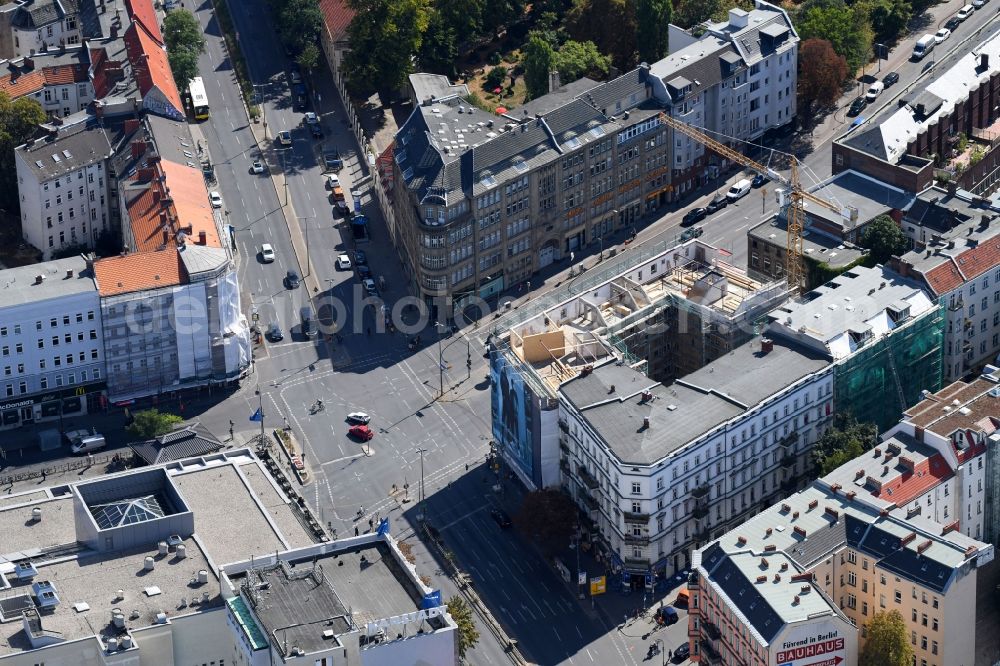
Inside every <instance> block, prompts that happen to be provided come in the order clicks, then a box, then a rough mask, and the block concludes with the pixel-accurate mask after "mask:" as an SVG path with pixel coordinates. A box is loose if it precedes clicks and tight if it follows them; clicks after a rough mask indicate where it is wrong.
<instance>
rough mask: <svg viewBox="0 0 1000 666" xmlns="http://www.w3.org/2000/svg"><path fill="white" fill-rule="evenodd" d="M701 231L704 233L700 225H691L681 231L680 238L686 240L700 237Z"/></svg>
mask: <svg viewBox="0 0 1000 666" xmlns="http://www.w3.org/2000/svg"><path fill="white" fill-rule="evenodd" d="M703 233H705V230H704V229H702V228H701V227H691V228H690V229H685V230H684V232H683V233H681V240H682V241H686V240H691V239H692V238H700V237H701V235H702V234H703Z"/></svg>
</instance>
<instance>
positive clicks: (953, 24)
mask: <svg viewBox="0 0 1000 666" xmlns="http://www.w3.org/2000/svg"><path fill="white" fill-rule="evenodd" d="M960 25H962V22H961V21H959V20H958V17H957V16H952V17H951V18H950V19H948V20H947V21H946V22H945V24H944V27H946V28H948V29H949V30H951V31H953V32H954V30H955V28H957V27H958V26H960Z"/></svg>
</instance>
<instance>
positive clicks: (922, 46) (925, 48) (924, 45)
mask: <svg viewBox="0 0 1000 666" xmlns="http://www.w3.org/2000/svg"><path fill="white" fill-rule="evenodd" d="M935 44H936V42H935V41H934V35H924V36H923V37H921V38H920V39H918V40H917V43H916V44H914V45H913V59H914V60H921V59H922V58H923V57H924V56H925V55H927V54H928V53H930V52H931V51H933V50H934V45H935Z"/></svg>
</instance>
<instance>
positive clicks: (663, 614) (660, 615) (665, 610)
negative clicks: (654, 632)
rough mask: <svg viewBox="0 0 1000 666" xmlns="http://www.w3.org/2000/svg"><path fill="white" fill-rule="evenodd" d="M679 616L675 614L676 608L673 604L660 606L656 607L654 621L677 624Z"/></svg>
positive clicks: (668, 624)
mask: <svg viewBox="0 0 1000 666" xmlns="http://www.w3.org/2000/svg"><path fill="white" fill-rule="evenodd" d="M679 620H680V617H679V616H678V615H677V609H676V608H674V607H673V606H660V607H659V608H657V609H656V622H657V624H664V625H666V626H668V627H669V626H670V625H672V624H677V622H678V621H679Z"/></svg>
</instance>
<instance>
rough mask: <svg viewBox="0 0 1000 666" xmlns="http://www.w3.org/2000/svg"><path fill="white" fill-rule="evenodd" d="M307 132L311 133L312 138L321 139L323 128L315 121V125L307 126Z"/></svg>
mask: <svg viewBox="0 0 1000 666" xmlns="http://www.w3.org/2000/svg"><path fill="white" fill-rule="evenodd" d="M309 134H311V135H312V138H314V139H322V138H323V128H322V127H320V125H319V123H317V124H315V125H310V126H309Z"/></svg>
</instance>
